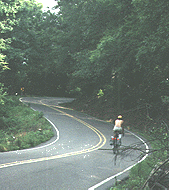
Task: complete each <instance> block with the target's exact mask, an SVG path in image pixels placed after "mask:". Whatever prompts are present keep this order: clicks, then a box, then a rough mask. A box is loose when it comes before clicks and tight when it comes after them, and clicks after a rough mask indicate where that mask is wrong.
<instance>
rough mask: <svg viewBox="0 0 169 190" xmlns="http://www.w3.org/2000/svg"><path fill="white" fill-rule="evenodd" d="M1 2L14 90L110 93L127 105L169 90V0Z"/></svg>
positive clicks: (9, 84)
mask: <svg viewBox="0 0 169 190" xmlns="http://www.w3.org/2000/svg"><path fill="white" fill-rule="evenodd" d="M0 4H1V6H0V7H1V8H0V24H1V25H0V28H1V30H0V31H1V32H0V47H1V56H0V59H1V60H0V64H1V73H0V78H1V81H0V82H1V84H4V86H5V87H6V88H7V89H8V90H7V92H8V93H9V94H15V93H16V92H18V93H20V92H21V90H20V89H21V88H22V87H24V93H25V94H29V95H31V94H33V95H48V96H77V95H78V96H80V95H82V96H91V95H95V96H97V94H101V96H102V95H103V94H104V96H105V97H106V98H107V99H111V101H112V104H117V103H118V107H119V108H126V109H128V108H132V107H135V106H137V105H140V104H145V103H148V104H158V103H161V97H165V96H167V95H168V85H169V81H168V77H169V69H168V67H169V62H168V60H169V54H168V48H169V36H168V35H169V28H168V24H169V19H168V18H169V12H168V10H169V2H168V0H162V1H156V0H143V1H140V0H128V1H126V0H120V1H117V0H90V1H88V0H86V1H85V0H83V1H82V0H60V1H56V7H55V8H57V9H59V10H60V11H59V12H57V13H51V12H50V11H47V12H42V5H41V4H39V3H37V2H36V1H35V0H29V1H28V0H2V1H1V2H0ZM7 67H8V69H6V70H5V71H3V70H4V69H5V68H7ZM2 71H3V72H2Z"/></svg>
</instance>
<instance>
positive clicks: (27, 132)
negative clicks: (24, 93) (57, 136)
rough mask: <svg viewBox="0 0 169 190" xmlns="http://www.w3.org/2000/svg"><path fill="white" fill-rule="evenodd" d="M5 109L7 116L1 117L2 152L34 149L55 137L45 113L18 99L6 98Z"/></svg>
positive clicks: (0, 137)
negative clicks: (44, 116)
mask: <svg viewBox="0 0 169 190" xmlns="http://www.w3.org/2000/svg"><path fill="white" fill-rule="evenodd" d="M4 107H5V108H6V110H5V114H6V115H5V117H4V116H2V117H0V144H1V146H0V151H10V150H17V149H25V148H30V147H34V146H37V145H38V144H40V143H42V142H45V141H47V140H49V139H50V138H51V137H52V136H53V135H54V134H53V131H52V127H51V125H50V124H49V122H48V121H47V120H46V119H45V118H43V113H42V112H40V113H39V112H38V111H33V110H31V109H30V108H29V107H28V106H26V105H23V104H22V103H20V102H19V100H18V97H6V99H5V100H4ZM0 111H1V110H0ZM3 114H4V113H2V112H1V115H3ZM39 129H40V130H39Z"/></svg>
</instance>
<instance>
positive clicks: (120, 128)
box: [113, 126, 122, 133]
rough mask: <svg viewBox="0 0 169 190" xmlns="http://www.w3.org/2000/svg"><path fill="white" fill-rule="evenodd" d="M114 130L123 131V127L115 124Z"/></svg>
mask: <svg viewBox="0 0 169 190" xmlns="http://www.w3.org/2000/svg"><path fill="white" fill-rule="evenodd" d="M113 131H119V133H122V127H117V126H114V128H113Z"/></svg>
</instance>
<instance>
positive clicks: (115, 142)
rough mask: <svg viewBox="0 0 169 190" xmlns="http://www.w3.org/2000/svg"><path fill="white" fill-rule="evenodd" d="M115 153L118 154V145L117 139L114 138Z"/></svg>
mask: <svg viewBox="0 0 169 190" xmlns="http://www.w3.org/2000/svg"><path fill="white" fill-rule="evenodd" d="M113 153H114V154H117V153H118V145H117V138H114V147H113Z"/></svg>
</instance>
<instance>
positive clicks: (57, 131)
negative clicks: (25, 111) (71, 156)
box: [3, 98, 59, 154]
mask: <svg viewBox="0 0 169 190" xmlns="http://www.w3.org/2000/svg"><path fill="white" fill-rule="evenodd" d="M19 100H20V101H21V102H22V98H20V99H19ZM31 109H32V110H34V111H36V110H35V109H34V108H32V107H31ZM43 117H44V118H45V119H47V120H48V121H49V123H50V124H51V125H52V126H53V128H54V129H55V131H56V133H57V138H56V139H55V140H54V141H53V142H51V143H49V144H46V145H44V146H39V147H35V148H29V149H22V150H15V151H9V152H3V154H5V153H15V152H21V151H22V152H23V151H30V150H37V149H41V148H46V147H48V146H50V145H52V144H54V143H55V142H57V141H58V140H59V130H58V129H57V127H56V126H55V125H54V124H53V123H52V121H50V120H49V119H48V118H46V117H45V116H43Z"/></svg>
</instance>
